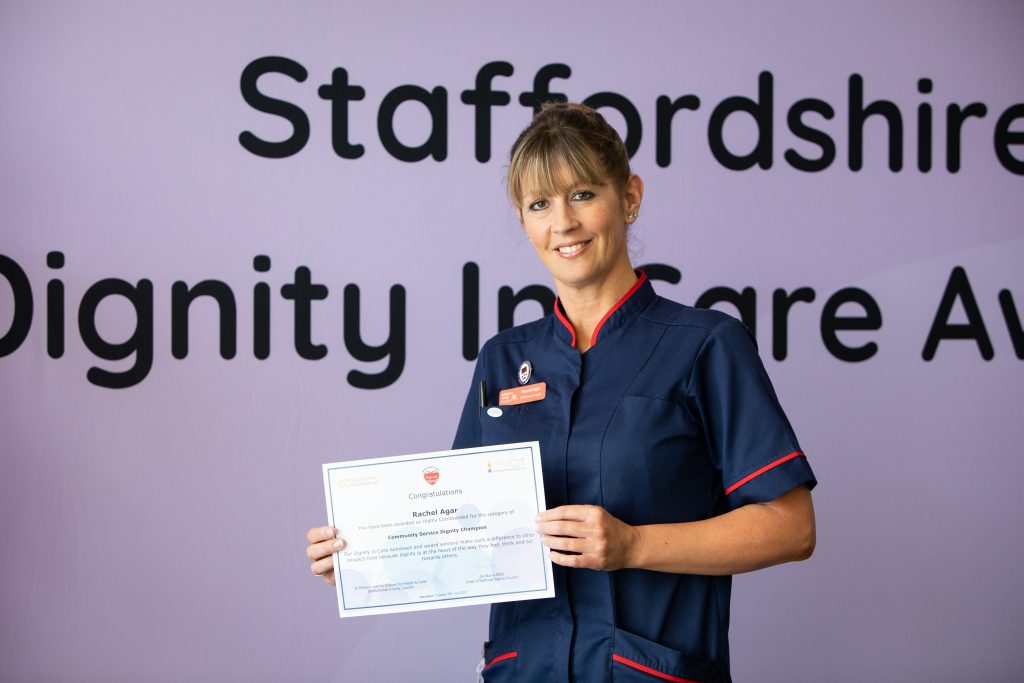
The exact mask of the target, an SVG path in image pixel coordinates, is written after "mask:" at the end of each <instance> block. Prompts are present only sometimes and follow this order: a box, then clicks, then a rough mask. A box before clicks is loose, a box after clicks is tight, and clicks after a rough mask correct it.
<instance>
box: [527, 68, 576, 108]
mask: <svg viewBox="0 0 1024 683" xmlns="http://www.w3.org/2000/svg"><path fill="white" fill-rule="evenodd" d="M570 76H572V69H570V68H569V65H568V64H545V65H544V66H542V67H541V68H540V69H539V70H538V71H537V74H536V75H535V76H534V77H533V90H532V91H530V92H524V93H520V94H519V104H521V105H523V106H524V107H531V108H532V109H533V113H534V114H536V113H537V112H539V111H540V105H542V104H544V103H545V102H568V101H569V98H568V97H566V95H565V93H560V92H551V79H553V78H562V79H565V78H569V77H570Z"/></svg>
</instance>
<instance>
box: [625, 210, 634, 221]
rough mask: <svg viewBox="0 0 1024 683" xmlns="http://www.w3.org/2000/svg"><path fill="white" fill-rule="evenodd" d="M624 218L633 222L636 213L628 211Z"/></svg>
mask: <svg viewBox="0 0 1024 683" xmlns="http://www.w3.org/2000/svg"><path fill="white" fill-rule="evenodd" d="M626 218H628V219H629V220H633V219H634V218H636V212H635V211H630V212H629V213H627V214H626Z"/></svg>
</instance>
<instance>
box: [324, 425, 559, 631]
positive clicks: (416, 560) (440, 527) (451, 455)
mask: <svg viewBox="0 0 1024 683" xmlns="http://www.w3.org/2000/svg"><path fill="white" fill-rule="evenodd" d="M323 471H324V490H325V493H326V495H327V519H328V521H329V523H330V524H331V525H332V526H334V527H337V529H338V536H340V537H341V538H344V539H345V541H346V542H347V545H346V547H345V549H344V550H343V551H341V552H339V553H335V555H334V578H335V580H336V582H337V587H338V610H339V612H340V613H341V616H342V617H352V616H360V615H364V614H387V613H391V612H408V611H411V610H423V609H436V608H439V607H458V606H461V605H477V604H481V603H491V602H507V601H509V600H530V599H533V598H550V597H554V595H555V588H554V583H553V582H552V578H551V561H550V560H549V559H548V556H547V552H546V549H545V548H544V546H543V545H542V544H541V542H540V536H539V535H538V533H537V531H536V523H535V522H534V517H535V516H536V515H537V514H538V513H539V512H540V511H541V510H544V509H545V504H544V481H543V477H542V475H541V466H540V444H539V443H537V442H536V441H534V442H530V443H514V444H506V445H502V446H486V447H482V448H466V449H462V450H455V451H439V452H436V453H420V454H416V455H403V456H396V457H390V458H376V459H370V460H351V461H348V462H336V463H331V464H328V465H324V466H323Z"/></svg>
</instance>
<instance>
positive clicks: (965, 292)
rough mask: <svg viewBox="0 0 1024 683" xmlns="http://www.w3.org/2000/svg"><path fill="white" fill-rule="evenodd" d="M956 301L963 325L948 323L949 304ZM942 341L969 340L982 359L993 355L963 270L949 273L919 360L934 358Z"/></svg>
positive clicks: (988, 358)
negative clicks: (963, 316) (972, 342)
mask: <svg viewBox="0 0 1024 683" xmlns="http://www.w3.org/2000/svg"><path fill="white" fill-rule="evenodd" d="M958 299H959V300H960V304H961V305H962V306H963V308H964V312H965V313H966V314H967V322H966V323H958V324H954V323H951V322H949V314H950V313H952V312H953V305H954V304H955V303H956V302H957V300H958ZM1004 312H1005V311H1004ZM943 339H973V340H974V341H975V343H977V345H978V351H979V352H980V353H981V357H982V358H984V359H985V360H992V358H993V357H994V356H995V351H994V350H993V349H992V341H991V340H990V339H989V336H988V330H986V329H985V321H984V320H983V319H982V317H981V309H979V308H978V302H977V300H976V299H975V298H974V290H972V289H971V283H970V281H968V279H967V271H965V270H964V269H963V268H961V267H960V266H957V267H956V268H954V269H953V271H952V272H951V273H950V274H949V281H948V282H947V283H946V290H945V291H944V292H943V293H942V300H941V301H940V302H939V310H938V311H936V313H935V319H934V320H933V321H932V328H931V330H930V331H929V332H928V338H927V339H926V340H925V343H924V350H923V351H922V352H921V357H922V358H924V359H925V360H932V359H933V358H935V352H936V351H937V350H938V348H939V342H940V341H942V340H943Z"/></svg>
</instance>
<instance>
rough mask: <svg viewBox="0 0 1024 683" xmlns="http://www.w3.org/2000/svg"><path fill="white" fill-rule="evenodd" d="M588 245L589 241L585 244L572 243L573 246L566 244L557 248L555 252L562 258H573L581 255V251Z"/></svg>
mask: <svg viewBox="0 0 1024 683" xmlns="http://www.w3.org/2000/svg"><path fill="white" fill-rule="evenodd" d="M588 244H590V240H587V241H585V242H574V243H573V244H566V245H563V246H561V247H558V248H557V249H556V250H555V251H557V252H558V254H559V255H560V256H562V257H564V258H573V257H575V256H578V255H579V254H581V253H582V252H583V250H584V249H586V248H587V245H588Z"/></svg>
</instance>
